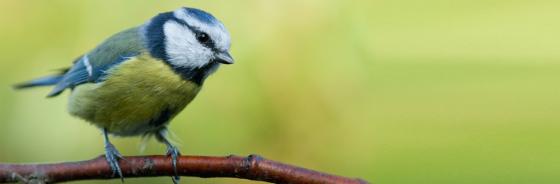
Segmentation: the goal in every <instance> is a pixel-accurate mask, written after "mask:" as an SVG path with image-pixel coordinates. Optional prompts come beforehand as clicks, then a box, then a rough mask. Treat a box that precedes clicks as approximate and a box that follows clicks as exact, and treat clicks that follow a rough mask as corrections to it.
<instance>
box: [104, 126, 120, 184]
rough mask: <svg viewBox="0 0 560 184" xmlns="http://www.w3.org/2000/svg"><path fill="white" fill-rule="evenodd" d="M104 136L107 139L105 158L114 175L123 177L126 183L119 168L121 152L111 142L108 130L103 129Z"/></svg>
mask: <svg viewBox="0 0 560 184" xmlns="http://www.w3.org/2000/svg"><path fill="white" fill-rule="evenodd" d="M103 136H104V137H105V158H106V159H107V162H108V163H109V166H110V167H111V170H112V171H113V175H114V174H118V175H119V176H120V177H121V181H122V182H124V177H123V174H122V171H121V167H120V166H119V160H120V159H122V158H123V157H122V155H121V154H120V153H119V151H118V150H117V149H116V148H115V146H113V144H111V142H109V135H108V132H107V129H103Z"/></svg>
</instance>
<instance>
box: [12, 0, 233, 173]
mask: <svg viewBox="0 0 560 184" xmlns="http://www.w3.org/2000/svg"><path fill="white" fill-rule="evenodd" d="M229 49H230V35H229V33H228V31H227V30H226V28H225V27H224V25H223V24H222V23H221V22H220V21H219V20H217V19H216V18H215V17H214V16H212V15H211V14H209V13H207V12H205V11H203V10H199V9H195V8H179V9H177V10H175V11H172V12H165V13H160V14H158V15H156V16H155V17H153V18H151V19H150V20H149V21H147V22H146V23H144V24H142V25H140V26H138V27H133V28H130V29H126V30H124V31H122V32H119V33H117V34H115V35H113V36H111V37H109V38H108V39H106V40H105V41H104V42H103V43H101V44H100V45H99V46H97V47H96V48H94V49H93V50H91V51H90V52H88V53H86V54H84V55H82V56H80V57H79V58H78V59H76V60H75V61H74V63H73V66H72V67H69V68H68V69H65V70H63V71H62V72H60V73H59V74H56V75H52V76H47V77H43V78H39V79H35V80H31V81H29V82H26V83H23V84H20V85H17V86H16V88H29V87H36V86H54V88H53V90H52V91H51V92H50V93H49V94H48V97H55V96H58V95H59V94H61V93H62V92H64V91H65V90H66V89H70V91H71V94H70V97H69V103H68V111H69V113H70V114H71V115H73V116H76V117H79V118H81V119H84V120H85V121H87V122H89V123H91V124H93V125H95V126H97V127H99V128H100V129H101V130H102V131H103V134H104V138H105V156H106V158H107V161H108V162H109V165H110V166H111V169H112V170H113V172H114V173H115V174H118V175H119V176H120V177H121V179H122V178H123V177H122V172H121V170H120V167H119V165H118V160H119V159H120V158H121V155H120V154H119V152H118V151H117V149H115V147H114V146H113V145H112V144H111V142H110V141H109V138H108V134H112V135H117V136H154V137H155V138H156V139H157V140H158V141H160V142H162V143H164V144H165V145H166V146H167V154H168V155H169V156H170V157H172V159H173V162H172V163H173V167H174V168H175V171H176V164H177V157H178V155H179V151H178V150H177V148H176V147H175V146H174V145H172V144H171V142H170V141H169V140H168V138H167V133H166V132H167V125H168V124H169V121H171V119H173V117H175V116H176V115H177V114H178V113H179V112H180V111H181V110H183V109H184V108H185V107H186V106H187V105H188V104H189V103H190V102H191V101H192V100H193V99H194V97H195V96H196V95H197V94H198V92H199V91H200V89H201V87H202V85H203V83H204V81H205V79H206V78H207V77H208V76H209V75H210V74H212V73H214V72H215V71H216V70H217V69H218V67H219V66H220V65H221V64H232V63H233V58H232V57H231V55H230V54H229ZM177 180H178V176H177V173H176V176H175V177H174V181H175V182H176V181H177Z"/></svg>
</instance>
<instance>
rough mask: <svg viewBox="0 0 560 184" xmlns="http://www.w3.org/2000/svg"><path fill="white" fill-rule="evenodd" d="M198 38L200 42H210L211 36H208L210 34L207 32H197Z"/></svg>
mask: <svg viewBox="0 0 560 184" xmlns="http://www.w3.org/2000/svg"><path fill="white" fill-rule="evenodd" d="M196 39H197V40H198V41H199V42H200V43H208V41H210V36H208V34H206V33H198V34H196Z"/></svg>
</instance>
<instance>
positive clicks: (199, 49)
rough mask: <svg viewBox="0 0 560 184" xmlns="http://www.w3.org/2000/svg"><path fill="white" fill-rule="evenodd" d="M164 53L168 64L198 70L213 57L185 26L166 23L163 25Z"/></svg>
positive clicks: (170, 22)
mask: <svg viewBox="0 0 560 184" xmlns="http://www.w3.org/2000/svg"><path fill="white" fill-rule="evenodd" d="M163 31H164V34H165V36H166V37H165V51H166V53H167V56H168V58H169V62H170V64H172V65H174V66H178V67H190V68H200V67H202V66H204V65H206V64H207V63H208V62H209V61H210V60H211V59H212V57H213V55H212V51H211V50H210V49H208V48H206V47H204V46H202V45H201V44H200V43H198V41H197V40H196V38H195V35H194V33H192V32H191V31H190V30H189V29H188V28H186V27H185V26H183V25H181V24H179V23H177V22H175V21H168V22H167V23H165V24H164V25H163Z"/></svg>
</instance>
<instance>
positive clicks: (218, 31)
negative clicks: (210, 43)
mask: <svg viewBox="0 0 560 184" xmlns="http://www.w3.org/2000/svg"><path fill="white" fill-rule="evenodd" d="M173 15H174V16H175V17H176V18H178V19H181V20H183V21H185V22H187V23H188V24H189V25H190V26H192V27H194V28H197V29H199V30H200V31H203V32H205V33H207V34H208V35H210V37H211V38H212V40H214V44H215V46H216V48H218V49H220V50H229V47H230V36H229V33H228V31H227V30H226V28H225V27H224V25H223V24H222V23H221V22H219V21H217V20H216V22H212V23H207V22H201V21H200V20H199V19H197V18H195V17H193V16H192V15H190V14H189V13H187V10H186V9H185V8H179V9H177V10H175V11H174V12H173Z"/></svg>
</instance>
